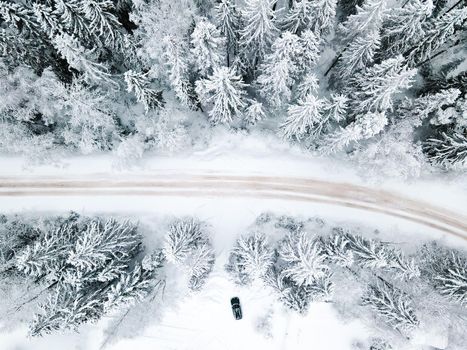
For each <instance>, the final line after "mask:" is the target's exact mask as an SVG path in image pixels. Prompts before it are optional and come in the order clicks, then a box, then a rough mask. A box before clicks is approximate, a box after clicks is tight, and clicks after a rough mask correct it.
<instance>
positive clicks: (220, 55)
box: [191, 19, 225, 76]
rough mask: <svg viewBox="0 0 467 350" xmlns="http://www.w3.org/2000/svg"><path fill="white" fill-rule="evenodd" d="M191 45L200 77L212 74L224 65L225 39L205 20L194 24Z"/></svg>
mask: <svg viewBox="0 0 467 350" xmlns="http://www.w3.org/2000/svg"><path fill="white" fill-rule="evenodd" d="M191 45H192V46H193V48H192V49H191V52H192V54H193V58H194V63H195V65H196V67H197V69H198V70H199V72H200V74H201V75H202V76H207V75H209V74H212V72H213V70H214V69H215V68H219V67H220V66H223V65H224V61H225V57H224V56H225V38H224V37H222V36H221V33H220V31H219V30H218V29H217V28H216V27H215V26H214V24H212V23H211V22H209V21H208V20H207V19H201V20H199V21H198V22H197V23H196V26H195V29H194V30H193V33H191Z"/></svg>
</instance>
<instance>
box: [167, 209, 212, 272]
mask: <svg viewBox="0 0 467 350" xmlns="http://www.w3.org/2000/svg"><path fill="white" fill-rule="evenodd" d="M206 242H207V237H206V233H205V232H204V228H203V225H202V224H201V222H199V221H198V220H196V219H194V218H186V219H177V220H175V221H174V222H173V223H172V224H170V227H169V229H168V232H167V236H166V240H165V243H164V249H163V252H164V255H165V257H166V259H167V260H168V261H169V262H174V263H183V262H184V261H185V260H186V259H187V258H188V256H189V254H190V253H191V251H192V250H193V249H194V248H196V247H197V246H199V245H203V244H204V243H206Z"/></svg>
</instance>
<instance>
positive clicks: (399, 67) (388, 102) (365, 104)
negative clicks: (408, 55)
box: [347, 56, 416, 115]
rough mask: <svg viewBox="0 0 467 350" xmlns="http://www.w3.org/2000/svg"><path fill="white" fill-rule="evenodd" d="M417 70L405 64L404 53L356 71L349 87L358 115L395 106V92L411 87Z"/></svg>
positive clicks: (352, 104) (383, 110)
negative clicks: (358, 71)
mask: <svg viewBox="0 0 467 350" xmlns="http://www.w3.org/2000/svg"><path fill="white" fill-rule="evenodd" d="M415 74H416V70H415V69H408V68H407V67H406V66H405V64H404V58H403V57H402V56H397V57H395V58H390V59H387V60H385V61H383V62H381V63H379V64H376V65H374V66H372V67H370V68H368V69H366V70H365V71H363V72H361V73H357V74H355V75H354V76H353V77H352V79H350V82H349V86H348V88H347V92H348V97H349V98H350V101H351V106H350V107H351V110H352V111H353V113H354V114H355V115H357V114H360V113H368V112H385V111H387V110H392V103H393V100H392V98H393V96H394V95H395V94H396V93H399V92H400V91H401V90H402V89H406V88H409V87H410V86H411V84H412V82H413V77H414V76H415Z"/></svg>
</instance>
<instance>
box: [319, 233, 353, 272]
mask: <svg viewBox="0 0 467 350" xmlns="http://www.w3.org/2000/svg"><path fill="white" fill-rule="evenodd" d="M349 245H350V241H349V240H348V239H347V237H346V235H344V234H342V232H335V233H333V234H332V235H331V236H330V237H329V238H327V239H326V240H325V242H324V249H325V250H326V256H327V258H328V259H329V260H330V261H331V262H332V263H334V264H337V265H339V266H343V267H350V266H352V264H353V263H354V255H353V252H352V251H351V250H350V248H349Z"/></svg>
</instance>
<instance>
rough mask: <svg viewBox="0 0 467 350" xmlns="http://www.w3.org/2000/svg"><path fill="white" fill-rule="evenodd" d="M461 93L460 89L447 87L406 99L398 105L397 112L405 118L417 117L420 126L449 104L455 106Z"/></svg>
mask: <svg viewBox="0 0 467 350" xmlns="http://www.w3.org/2000/svg"><path fill="white" fill-rule="evenodd" d="M460 94H461V92H460V90H458V89H446V90H441V91H439V92H437V93H434V94H425V95H422V96H420V97H417V98H414V99H406V100H404V101H402V103H401V105H400V106H398V108H397V110H396V113H397V114H398V115H399V116H400V117H401V118H404V119H407V118H409V117H410V116H413V117H415V119H416V120H417V125H416V126H420V125H421V123H422V121H424V120H427V119H430V118H435V117H436V115H437V114H438V113H439V112H440V111H442V110H443V109H446V107H448V106H453V105H454V104H455V102H456V100H457V98H458V97H459V96H460Z"/></svg>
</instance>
